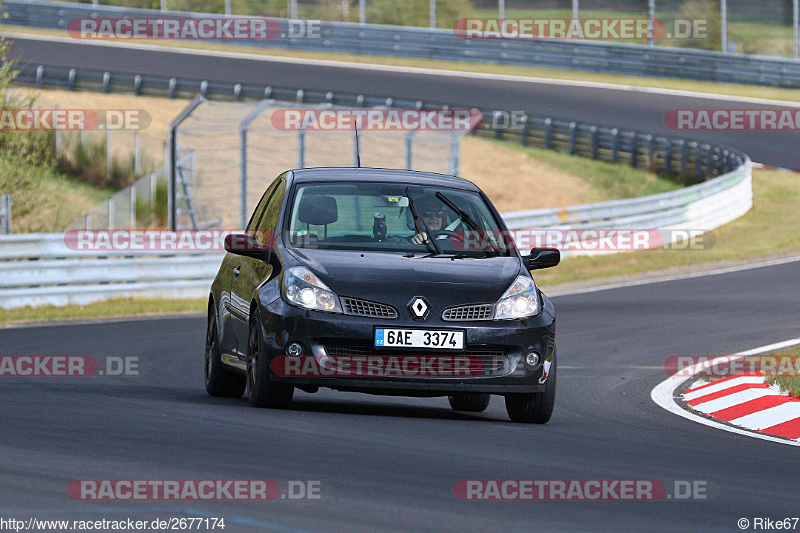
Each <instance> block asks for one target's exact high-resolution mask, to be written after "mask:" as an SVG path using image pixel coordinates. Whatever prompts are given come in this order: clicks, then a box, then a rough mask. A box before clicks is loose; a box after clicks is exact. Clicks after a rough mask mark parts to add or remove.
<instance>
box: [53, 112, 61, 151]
mask: <svg viewBox="0 0 800 533" xmlns="http://www.w3.org/2000/svg"><path fill="white" fill-rule="evenodd" d="M56 109H60V107H59V106H58V105H56ZM53 129H54V130H55V131H54V132H53V134H54V136H55V139H56V155H58V154H60V153H61V129H60V128H53Z"/></svg>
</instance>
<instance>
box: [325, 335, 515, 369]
mask: <svg viewBox="0 0 800 533" xmlns="http://www.w3.org/2000/svg"><path fill="white" fill-rule="evenodd" d="M323 342H324V344H323V346H324V348H325V353H326V354H328V357H330V358H331V359H333V360H334V361H335V360H336V357H338V356H341V357H345V356H348V357H352V356H371V355H379V354H380V355H385V356H386V355H391V354H392V353H394V352H378V351H377V350H376V349H375V348H374V347H373V346H372V344H371V343H368V342H360V341H349V342H348V341H344V342H343V341H341V340H333V339H331V340H330V341H323ZM413 352H414V353H408V351H405V352H403V353H404V355H425V356H428V355H435V354H441V355H442V356H466V357H469V358H470V359H474V360H475V361H477V360H480V362H481V368H482V370H483V375H494V374H497V373H499V372H500V371H501V370H503V367H504V366H505V364H506V360H507V359H508V352H507V351H505V350H499V349H489V348H479V347H476V348H473V349H470V348H467V351H465V352H456V353H452V352H450V353H447V352H441V351H438V350H420V349H415V350H413Z"/></svg>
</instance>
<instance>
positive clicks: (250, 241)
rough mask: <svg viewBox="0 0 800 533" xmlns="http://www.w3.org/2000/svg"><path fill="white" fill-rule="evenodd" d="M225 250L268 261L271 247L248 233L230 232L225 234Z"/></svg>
mask: <svg viewBox="0 0 800 533" xmlns="http://www.w3.org/2000/svg"><path fill="white" fill-rule="evenodd" d="M225 251H226V252H228V253H231V254H235V255H243V256H245V257H253V258H255V259H261V260H262V261H269V259H270V256H271V255H272V247H271V246H268V245H266V244H261V243H260V242H258V241H257V240H256V239H255V237H253V236H252V235H250V234H249V233H230V234H228V235H226V236H225Z"/></svg>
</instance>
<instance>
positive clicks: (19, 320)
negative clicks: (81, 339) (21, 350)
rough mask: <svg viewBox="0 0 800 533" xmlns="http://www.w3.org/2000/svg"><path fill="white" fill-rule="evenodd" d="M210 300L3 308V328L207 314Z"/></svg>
mask: <svg viewBox="0 0 800 533" xmlns="http://www.w3.org/2000/svg"><path fill="white" fill-rule="evenodd" d="M207 307H208V300H207V299H205V298H201V299H186V300H169V299H145V298H118V299H115V300H108V301H105V302H96V303H92V304H87V305H67V306H64V307H56V306H52V305H46V306H41V307H36V308H31V307H21V308H19V309H0V326H6V327H8V326H14V325H18V324H24V323H26V322H40V321H53V320H76V319H89V318H112V317H127V316H137V315H139V316H159V315H166V314H183V313H187V314H188V313H204V312H205V311H206V309H207Z"/></svg>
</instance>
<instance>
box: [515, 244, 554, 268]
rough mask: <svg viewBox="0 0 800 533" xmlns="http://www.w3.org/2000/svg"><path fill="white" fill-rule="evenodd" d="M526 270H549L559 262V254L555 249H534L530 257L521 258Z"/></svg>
mask: <svg viewBox="0 0 800 533" xmlns="http://www.w3.org/2000/svg"><path fill="white" fill-rule="evenodd" d="M522 260H523V261H525V266H526V267H527V268H528V270H537V269H540V268H551V267H554V266H556V265H557V264H559V263H560V262H561V252H559V251H558V249H556V248H534V249H533V250H531V253H530V255H524V256H522Z"/></svg>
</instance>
